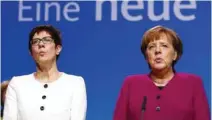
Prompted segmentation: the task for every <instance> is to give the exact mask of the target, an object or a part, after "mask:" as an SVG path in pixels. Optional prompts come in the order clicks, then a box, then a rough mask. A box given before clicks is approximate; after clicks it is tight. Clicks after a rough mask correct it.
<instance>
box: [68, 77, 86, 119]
mask: <svg viewBox="0 0 212 120" xmlns="http://www.w3.org/2000/svg"><path fill="white" fill-rule="evenodd" d="M79 78H80V79H79V80H78V82H77V84H76V86H75V88H76V89H75V92H74V96H73V100H72V110H71V119H70V120H85V119H86V110H87V95H86V87H85V82H84V79H83V78H82V77H79Z"/></svg>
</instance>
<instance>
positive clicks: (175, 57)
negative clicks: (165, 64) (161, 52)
mask: <svg viewBox="0 0 212 120" xmlns="http://www.w3.org/2000/svg"><path fill="white" fill-rule="evenodd" d="M176 59H177V51H174V57H173V60H174V61H175V60H176Z"/></svg>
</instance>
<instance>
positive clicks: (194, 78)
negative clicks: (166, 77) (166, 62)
mask: <svg viewBox="0 0 212 120" xmlns="http://www.w3.org/2000/svg"><path fill="white" fill-rule="evenodd" d="M176 76H177V77H176V78H177V79H178V80H180V81H182V82H187V83H194V84H196V83H202V78H201V76H199V75H197V74H193V73H182V72H181V73H177V75H176Z"/></svg>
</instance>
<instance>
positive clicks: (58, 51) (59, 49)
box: [56, 45, 62, 55]
mask: <svg viewBox="0 0 212 120" xmlns="http://www.w3.org/2000/svg"><path fill="white" fill-rule="evenodd" d="M61 50H62V46H61V45H57V47H56V54H57V55H59V54H60V52H61Z"/></svg>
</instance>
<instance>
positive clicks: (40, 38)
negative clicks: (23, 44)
mask: <svg viewBox="0 0 212 120" xmlns="http://www.w3.org/2000/svg"><path fill="white" fill-rule="evenodd" d="M48 37H50V38H52V36H45V37H43V38H48ZM43 38H32V39H43Z"/></svg>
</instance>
